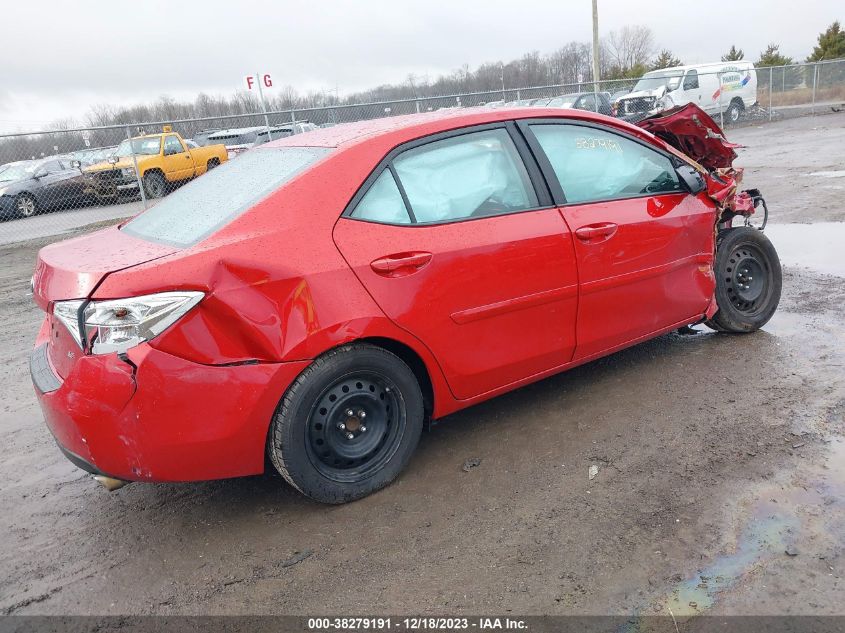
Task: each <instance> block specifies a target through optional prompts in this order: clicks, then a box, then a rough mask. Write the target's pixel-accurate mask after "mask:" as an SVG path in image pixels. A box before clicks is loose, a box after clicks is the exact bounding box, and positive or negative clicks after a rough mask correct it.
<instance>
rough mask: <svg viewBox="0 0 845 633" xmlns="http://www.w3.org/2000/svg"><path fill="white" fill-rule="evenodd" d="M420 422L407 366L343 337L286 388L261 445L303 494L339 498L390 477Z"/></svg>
mask: <svg viewBox="0 0 845 633" xmlns="http://www.w3.org/2000/svg"><path fill="white" fill-rule="evenodd" d="M422 426H423V401H422V392H421V391H420V387H419V384H418V382H417V379H416V377H415V376H414V373H413V372H412V371H411V370H410V368H409V367H408V366H407V365H406V364H405V363H404V362H403V361H402V360H401V359H400V358H398V357H397V356H395V355H394V354H392V353H390V352H388V351H386V350H384V349H382V348H379V347H375V346H372V345H363V344H360V345H347V346H344V347H341V348H338V349H336V350H332V351H330V352H328V353H326V354H324V355H323V356H321V357H319V358H317V359H316V360H315V361H314V362H313V363H312V364H311V365H310V366H309V367H308V368H307V369H306V370H305V371H304V372H303V373H302V374H301V375H300V376H299V377H298V378H297V379H296V380H295V381H294V383H293V384H292V385H291V387H290V388H289V389H288V391H287V393H286V394H285V396H284V398H283V399H282V402H281V403H280V405H279V408H278V409H277V411H276V414H275V415H274V417H273V422H272V424H271V428H270V432H269V434H268V439H267V452H268V455H269V456H270V460H271V461H272V462H273V464H274V466H275V467H276V469H277V470H278V471H279V473H281V475H282V476H283V477H284V478H285V479H286V480H287V481H288V482H289V483H290V484H291V485H293V486H294V487H295V488H296V489H298V490H299V491H300V492H302V493H303V494H305V495H307V496H309V497H311V498H312V499H315V500H317V501H321V502H323V503H344V502H346V501H352V500H354V499H358V498H360V497H363V496H365V495H368V494H370V493H372V492H374V491H376V490H378V489H380V488H382V487H384V486H386V485H387V484H389V483H390V482H391V481H392V480H393V479H394V478H395V477H396V476H397V475H398V474H399V472H400V471H401V470H402V469H403V468H404V467H405V465H406V464H407V462H408V460H409V459H410V456H411V453H412V452H413V450H414V448H416V445H417V442H418V441H419V437H420V433H421V432H422Z"/></svg>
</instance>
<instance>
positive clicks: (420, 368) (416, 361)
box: [355, 336, 434, 416]
mask: <svg viewBox="0 0 845 633" xmlns="http://www.w3.org/2000/svg"><path fill="white" fill-rule="evenodd" d="M355 342H360V343H369V344H370V345H376V346H378V347H381V348H383V349H386V350H387V351H388V352H390V353H391V354H395V355H396V356H398V357H399V358H401V359H402V361H403V362H404V363H405V364H406V365H407V366H408V367H410V368H411V371H412V372H414V376H416V378H417V382H418V383H419V384H420V390H421V391H422V395H423V405H424V407H425V414H426V416H431V413H432V411H434V387H432V384H431V377H430V376H429V375H428V369H426V366H425V363H424V362H423V359H422V358H420V356H419V354H417V353H416V352H415V351H414V350H413V349H412V348H410V347H408V346H407V345H405V344H404V343H400V342H399V341H395V340H393V339H390V338H381V337H376V336H374V337H371V338H363V339H358V341H355Z"/></svg>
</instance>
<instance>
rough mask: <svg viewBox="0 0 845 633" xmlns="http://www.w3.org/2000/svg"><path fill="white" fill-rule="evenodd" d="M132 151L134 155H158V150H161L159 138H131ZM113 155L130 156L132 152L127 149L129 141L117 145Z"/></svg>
mask: <svg viewBox="0 0 845 633" xmlns="http://www.w3.org/2000/svg"><path fill="white" fill-rule="evenodd" d="M132 149H133V150H135V153H136V154H142V155H146V156H153V155H155V154H158V152H159V149H161V137H160V136H149V137H147V136H143V137H141V138H133V139H132ZM114 153H115V155H116V156H132V150H130V149H129V140H128V139H127V140H125V141H123V142H122V143H121V144H120V145H118V146H117V150H116V151H115V152H114Z"/></svg>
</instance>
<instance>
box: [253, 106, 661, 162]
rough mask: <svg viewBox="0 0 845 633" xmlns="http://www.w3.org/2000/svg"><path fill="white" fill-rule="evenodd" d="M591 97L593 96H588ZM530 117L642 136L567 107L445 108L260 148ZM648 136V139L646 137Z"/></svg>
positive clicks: (348, 141)
mask: <svg viewBox="0 0 845 633" xmlns="http://www.w3.org/2000/svg"><path fill="white" fill-rule="evenodd" d="M590 94H592V93H590ZM532 118H567V119H575V120H583V121H595V122H598V123H605V124H610V125H612V126H615V127H617V128H619V129H622V130H626V131H629V132H633V133H635V134H641V133H643V132H644V130H642V129H641V128H638V127H636V126H633V125H631V124H629V123H626V122H624V121H622V120H621V119H614V118H611V117H608V116H604V115H602V114H598V113H595V112H590V111H587V110H570V109H567V108H545V107H539V108H538V107H531V106H524V107H514V108H488V107H484V106H481V107H476V108H458V107H455V108H448V109H442V110H435V111H433V112H423V113H420V114H403V115H398V116H390V117H382V118H379V119H368V120H365V121H356V122H354V123H340V124H338V125H335V126H332V127H329V128H318V129H316V130H312V131H310V132H304V133H302V134H295V135H294V136H288V137H287V138H283V139H278V140H275V141H271V142H270V143H266V144H265V145H262V148H263V149H272V148H274V147H342V146H347V145H353V144H358V143H363V142H365V141H367V140H369V139H372V138H376V137H379V136H382V135H386V134H391V133H397V134H398V136H402V137H406V138H409V139H410V138H416V137H419V136H427V135H429V134H437V133H438V132H445V131H447V130H452V129H456V128H461V127H467V126H471V125H483V124H485V123H498V122H501V121H508V120H511V119H532ZM647 136H651V135H650V134H647Z"/></svg>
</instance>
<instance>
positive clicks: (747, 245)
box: [706, 226, 783, 333]
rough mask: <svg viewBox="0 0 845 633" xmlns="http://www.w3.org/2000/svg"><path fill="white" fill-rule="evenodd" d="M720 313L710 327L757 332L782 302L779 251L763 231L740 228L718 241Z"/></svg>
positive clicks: (717, 239) (718, 312) (717, 301)
mask: <svg viewBox="0 0 845 633" xmlns="http://www.w3.org/2000/svg"><path fill="white" fill-rule="evenodd" d="M714 272H715V274H716V304H717V305H718V306H719V309H718V311H717V312H716V314H714V315H713V317H712V318H711V319H709V320H708V321H706V324H707V325H708V326H709V327H710V328H712V329H714V330H716V331H718V332H734V333H746V332H754V331H755V330H758V329H760V328H761V327H762V326H763V325H765V324H766V323H767V322H768V320H769V319H771V318H772V315H773V314H774V313H775V310H776V309H777V307H778V303H779V302H780V293H781V287H782V285H783V274H782V271H781V266H780V260H779V259H778V254H777V251H776V250H775V247H774V246H773V245H772V243H771V242H770V241H769V238H767V237H766V236H765V235H763V233H762V232H761V231H759V230H758V229H755V228H751V227H744V226H743V227H736V228H731V229H726V230H724V231H721V232H720V233H719V235H718V237H717V238H716V263H715V265H714Z"/></svg>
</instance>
